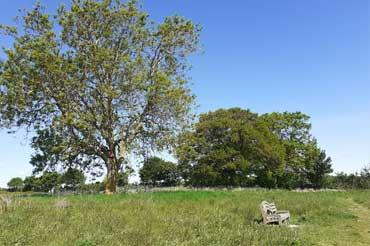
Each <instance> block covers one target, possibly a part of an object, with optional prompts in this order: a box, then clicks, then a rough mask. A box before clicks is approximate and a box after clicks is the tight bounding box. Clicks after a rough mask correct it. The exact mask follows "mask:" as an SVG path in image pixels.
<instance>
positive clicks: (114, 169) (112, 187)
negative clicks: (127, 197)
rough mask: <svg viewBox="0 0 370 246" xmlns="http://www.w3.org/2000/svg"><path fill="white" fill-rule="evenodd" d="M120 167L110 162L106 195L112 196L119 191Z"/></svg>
mask: <svg viewBox="0 0 370 246" xmlns="http://www.w3.org/2000/svg"><path fill="white" fill-rule="evenodd" d="M117 176H118V165H117V163H115V161H113V160H110V163H108V165H107V178H106V181H105V193H106V194H108V195H111V194H113V193H115V192H116V190H117Z"/></svg>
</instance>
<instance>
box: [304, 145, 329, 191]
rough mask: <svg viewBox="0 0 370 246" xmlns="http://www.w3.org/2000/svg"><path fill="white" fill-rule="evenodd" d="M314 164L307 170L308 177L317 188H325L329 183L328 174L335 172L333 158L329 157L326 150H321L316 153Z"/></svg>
mask: <svg viewBox="0 0 370 246" xmlns="http://www.w3.org/2000/svg"><path fill="white" fill-rule="evenodd" d="M312 163H313V165H310V168H309V169H308V170H307V177H308V180H309V182H310V184H311V185H312V186H313V188H315V189H320V188H323V187H324V186H325V185H326V183H327V176H328V174H329V173H332V172H333V169H332V168H331V158H330V157H327V156H326V154H325V151H319V153H318V154H315V155H314V160H313V161H312Z"/></svg>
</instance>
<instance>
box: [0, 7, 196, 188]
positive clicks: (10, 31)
mask: <svg viewBox="0 0 370 246" xmlns="http://www.w3.org/2000/svg"><path fill="white" fill-rule="evenodd" d="M20 20H21V21H20V25H19V26H18V27H8V26H3V28H2V30H3V31H4V32H5V33H6V34H7V35H10V36H11V37H12V38H13V40H14V43H13V47H12V48H9V49H5V55H6V60H5V61H3V62H2V63H1V64H0V127H4V128H10V129H14V127H22V126H24V127H26V129H28V130H34V131H35V132H36V133H37V136H36V138H38V137H39V138H42V137H43V136H42V134H43V132H49V133H50V132H51V133H52V136H53V138H54V137H55V138H54V139H56V141H51V143H52V144H51V145H50V146H49V147H50V148H51V149H52V152H54V154H53V155H57V158H55V159H53V158H47V159H46V160H43V162H42V163H44V164H45V165H44V166H41V168H42V169H43V167H49V168H50V167H52V166H53V165H56V163H55V162H56V161H57V162H60V161H61V162H64V161H65V160H68V162H74V163H76V164H77V165H85V166H90V167H91V166H95V167H105V169H106V171H107V178H106V180H107V182H106V192H107V193H111V192H115V190H116V184H117V175H118V172H119V170H120V169H121V167H122V165H123V163H124V162H125V160H127V158H128V155H130V154H132V153H140V152H141V151H146V150H150V149H157V150H162V149H164V148H168V147H170V145H171V144H172V142H173V139H174V137H175V136H176V135H178V133H179V132H180V130H181V129H182V128H183V127H184V126H186V124H187V123H188V122H189V119H190V118H191V113H190V112H191V108H192V105H193V103H192V102H193V99H194V96H193V95H192V93H191V91H190V90H189V86H188V79H187V76H186V71H187V69H188V68H187V67H188V66H187V57H188V55H189V54H191V53H193V52H194V51H196V49H197V48H198V37H199V30H200V28H199V27H198V26H197V25H194V24H193V23H192V22H191V21H189V20H186V19H184V18H182V17H180V16H173V17H167V18H166V19H165V20H164V21H163V23H161V24H159V25H154V24H153V23H152V22H151V21H150V20H149V18H148V14H146V13H144V12H142V11H141V10H140V9H139V7H138V4H137V1H135V0H129V1H127V2H126V3H122V2H121V1H119V0H102V1H98V0H72V3H71V6H70V8H66V7H64V6H61V7H60V8H59V9H58V12H57V14H56V15H50V14H47V13H45V11H44V8H43V7H42V6H41V5H40V4H36V6H35V7H34V8H33V9H32V10H31V11H29V12H28V13H26V14H25V15H24V16H23V17H22V18H21V19H20ZM54 157H55V156H54ZM80 162H83V163H80ZM51 170H52V169H51Z"/></svg>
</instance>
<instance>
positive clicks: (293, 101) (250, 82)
mask: <svg viewBox="0 0 370 246" xmlns="http://www.w3.org/2000/svg"><path fill="white" fill-rule="evenodd" d="M42 2H43V3H44V4H46V5H47V6H48V9H49V10H51V11H53V10H55V8H56V6H57V5H59V3H62V2H65V3H68V2H69V1H68V0H64V1H62V0H61V1H55V0H53V1H51V0H44V1H42ZM31 5H32V1H30V0H1V3H0V23H2V24H11V23H12V17H14V16H16V15H17V9H20V8H29V7H30V6H31ZM143 7H144V9H146V10H147V11H148V12H149V13H150V14H151V16H152V18H154V19H155V20H157V21H160V20H161V19H163V17H164V16H167V15H172V14H174V13H178V14H180V15H183V16H185V17H188V18H190V19H192V20H193V21H195V22H197V23H200V24H201V25H202V26H203V31H202V35H201V40H202V45H203V51H204V52H203V53H202V54H198V55H196V56H194V57H193V58H192V64H193V70H192V71H191V72H190V74H189V75H190V76H191V77H192V81H193V83H194V86H193V87H194V92H195V94H196V95H197V100H198V104H199V105H200V107H199V111H200V112H204V111H208V110H213V109H216V108H220V107H223V108H227V107H235V106H238V107H242V108H250V109H252V110H253V111H256V112H258V113H265V112H271V111H285V110H288V111H302V112H305V113H307V114H309V115H310V116H311V117H312V119H311V121H312V123H313V134H314V135H315V136H316V137H317V139H318V141H319V144H320V146H321V147H322V148H324V149H326V150H327V153H328V154H329V155H330V156H331V157H332V159H333V162H334V170H335V171H345V172H353V171H356V170H359V169H360V168H362V167H363V166H364V165H366V164H367V163H369V162H370V2H369V1H368V0H356V1H348V0H310V1H297V0H282V1H275V0H230V1H214V0H212V1H211V0H202V1H200V0H156V1H149V0H146V1H145V0H144V1H143ZM0 45H9V43H8V42H7V41H6V40H4V39H0ZM31 153H32V151H31V149H30V148H29V147H28V143H27V141H26V140H25V139H24V134H22V133H21V134H18V135H15V136H14V135H11V136H9V135H7V134H6V132H5V131H0V186H4V184H5V183H6V182H7V181H8V179H9V178H10V177H14V176H24V175H28V174H30V172H31V166H30V165H29V164H28V160H29V157H30V154H31Z"/></svg>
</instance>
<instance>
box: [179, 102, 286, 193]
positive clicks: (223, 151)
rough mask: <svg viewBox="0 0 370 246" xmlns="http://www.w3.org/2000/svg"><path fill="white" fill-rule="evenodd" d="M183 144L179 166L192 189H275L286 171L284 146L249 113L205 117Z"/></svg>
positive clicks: (228, 112) (227, 112) (237, 111)
mask: <svg viewBox="0 0 370 246" xmlns="http://www.w3.org/2000/svg"><path fill="white" fill-rule="evenodd" d="M179 142H180V144H179V146H178V148H177V151H176V154H177V157H178V159H179V166H180V169H181V170H182V176H183V177H184V179H185V180H186V181H187V182H188V183H189V184H191V185H196V186H218V185H222V186H225V185H226V186H249V185H256V184H258V185H260V186H264V187H274V186H276V182H277V180H276V176H277V174H278V173H279V172H281V171H282V170H283V166H282V165H283V160H284V157H285V153H284V148H283V146H282V145H281V144H280V143H279V140H278V138H277V137H276V136H275V135H274V134H273V133H272V132H271V131H270V130H269V128H268V127H267V125H266V123H265V122H264V121H261V120H259V117H258V115H257V114H255V113H252V112H250V111H249V110H243V109H240V108H231V109H219V110H216V111H214V112H209V113H206V114H201V115H200V117H199V122H197V123H196V124H195V125H194V129H193V130H192V131H189V132H185V133H184V134H183V135H182V137H181V139H180V141H179ZM256 178H257V180H256Z"/></svg>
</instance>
